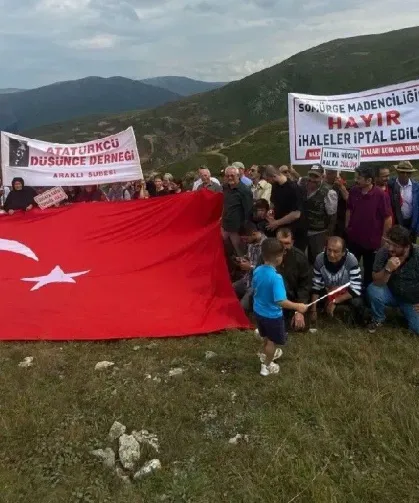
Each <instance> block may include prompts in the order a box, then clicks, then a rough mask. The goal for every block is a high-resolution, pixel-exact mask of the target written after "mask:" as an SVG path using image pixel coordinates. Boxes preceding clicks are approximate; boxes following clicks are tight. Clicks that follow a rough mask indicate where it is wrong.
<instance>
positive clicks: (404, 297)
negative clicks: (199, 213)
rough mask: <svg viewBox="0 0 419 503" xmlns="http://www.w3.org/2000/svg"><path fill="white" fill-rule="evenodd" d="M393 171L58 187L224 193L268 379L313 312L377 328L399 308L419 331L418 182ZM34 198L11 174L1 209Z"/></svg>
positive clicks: (240, 293) (237, 278) (229, 235)
mask: <svg viewBox="0 0 419 503" xmlns="http://www.w3.org/2000/svg"><path fill="white" fill-rule="evenodd" d="M394 169H395V176H392V174H391V170H390V168H387V167H384V166H381V165H378V166H377V165H374V164H362V165H361V166H360V167H359V168H358V169H357V170H356V173H355V178H354V180H352V181H351V182H349V181H346V180H345V179H344V178H343V177H342V176H340V174H339V173H338V172H337V171H333V170H324V169H323V168H322V166H320V165H314V166H312V167H311V168H310V169H309V171H308V173H307V176H304V177H302V176H300V175H299V174H298V172H297V171H296V170H295V169H294V168H293V167H289V166H287V165H283V166H273V165H253V166H251V167H250V168H249V169H246V168H245V166H244V165H243V163H241V162H234V163H232V165H231V166H228V167H227V168H226V169H225V170H224V171H223V172H222V174H221V175H220V176H219V177H218V178H217V177H214V176H212V175H211V172H210V171H209V169H207V168H206V167H201V168H199V170H198V172H197V173H196V174H195V176H193V177H191V176H190V175H188V177H186V179H184V180H177V179H175V178H174V177H173V176H172V175H171V174H169V173H166V174H165V175H163V176H160V175H154V176H152V177H150V178H149V179H148V180H139V181H134V182H131V183H126V184H121V183H115V184H113V185H112V186H110V187H107V188H105V187H97V186H89V187H67V188H65V191H66V193H67V196H68V199H67V200H66V201H65V204H71V203H78V202H79V203H81V202H95V201H129V200H135V199H147V198H152V197H159V196H165V195H174V194H178V193H180V192H183V191H185V190H192V191H199V190H210V191H213V192H216V193H222V194H223V197H224V211H223V215H222V220H221V230H222V237H223V240H224V243H225V249H226V258H227V261H228V264H229V270H230V273H231V277H232V282H233V287H234V290H235V292H236V294H237V297H238V298H239V299H240V302H241V304H242V306H243V308H244V309H245V310H246V311H247V312H248V313H249V315H253V316H254V317H255V319H256V322H257V326H258V330H259V332H260V334H261V335H262V337H263V339H264V350H263V352H262V353H261V361H262V368H261V374H262V375H269V374H271V373H276V372H277V371H278V366H277V364H276V363H275V362H274V360H275V359H276V358H277V357H278V355H280V354H281V351H280V350H279V348H278V347H277V346H278V345H281V344H283V343H284V342H285V339H286V334H287V331H289V330H295V331H301V330H308V329H309V328H311V329H313V330H315V329H314V328H313V326H315V324H316V321H317V318H318V315H319V313H320V312H321V313H324V314H325V315H326V316H328V317H329V318H335V317H336V316H338V315H339V316H344V317H346V318H345V319H347V320H348V321H350V322H352V323H355V324H357V325H360V326H367V327H368V330H369V332H370V333H375V332H376V331H377V330H379V329H380V328H381V327H382V326H383V324H384V322H385V319H386V308H387V307H397V308H399V310H400V311H401V313H402V315H403V316H404V318H405V320H406V322H407V325H408V328H409V329H410V330H411V331H412V332H413V333H415V334H416V335H419V288H418V287H417V286H418V285H419V248H418V247H417V246H416V245H415V243H416V239H417V236H418V234H419V183H418V182H417V181H415V180H414V179H413V178H412V175H413V173H414V172H415V171H416V170H415V169H414V168H413V166H412V164H411V163H410V162H408V161H403V162H400V163H399V164H398V165H397V166H395V167H394ZM221 177H222V178H221ZM39 193H42V189H39V188H31V187H26V186H25V184H24V180H22V179H21V178H16V179H14V180H13V183H12V186H11V187H10V188H7V187H3V188H2V189H1V192H0V195H1V196H2V206H3V210H4V212H5V213H8V214H13V213H14V212H15V211H18V210H24V211H30V210H31V209H32V208H33V207H35V206H36V203H35V196H36V195H37V194H39ZM361 265H362V268H361ZM336 289H339V290H338V291H337V292H336V293H334V292H335V290H336ZM323 297H325V298H324V299H323ZM319 299H321V302H319Z"/></svg>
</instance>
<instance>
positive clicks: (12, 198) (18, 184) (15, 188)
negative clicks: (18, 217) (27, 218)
mask: <svg viewBox="0 0 419 503" xmlns="http://www.w3.org/2000/svg"><path fill="white" fill-rule="evenodd" d="M35 196H36V191H35V189H33V188H32V187H25V182H24V181H23V178H13V180H12V190H11V191H10V193H9V195H8V196H7V198H6V201H5V203H4V210H5V211H7V213H8V214H9V215H13V213H14V212H15V211H17V210H22V211H30V210H31V209H32V208H33V207H34V205H35V200H34V198H35Z"/></svg>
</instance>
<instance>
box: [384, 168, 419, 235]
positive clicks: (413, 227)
mask: <svg viewBox="0 0 419 503" xmlns="http://www.w3.org/2000/svg"><path fill="white" fill-rule="evenodd" d="M394 167H395V168H396V171H397V178H391V179H390V180H389V182H388V185H389V188H390V191H391V204H392V207H393V212H394V216H395V220H396V222H395V223H396V224H398V225H402V226H403V227H404V228H406V229H408V230H409V231H410V233H411V238H412V241H413V242H416V238H417V234H418V230H419V183H418V182H416V181H415V180H412V179H411V176H412V174H413V173H414V172H415V171H416V169H415V168H414V167H413V166H412V164H411V163H410V162H409V161H402V162H399V164H397V165H396V166H394Z"/></svg>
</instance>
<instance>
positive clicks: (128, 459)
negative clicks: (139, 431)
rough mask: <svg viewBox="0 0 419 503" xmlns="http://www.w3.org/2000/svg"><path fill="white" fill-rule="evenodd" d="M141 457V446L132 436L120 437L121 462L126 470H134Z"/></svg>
mask: <svg viewBox="0 0 419 503" xmlns="http://www.w3.org/2000/svg"><path fill="white" fill-rule="evenodd" d="M140 456H141V451H140V444H139V443H138V442H137V441H136V440H135V438H134V437H133V436H132V435H125V434H124V435H121V436H120V437H119V461H120V462H121V464H122V466H123V467H124V468H125V469H126V470H134V469H135V464H136V463H137V461H139V459H140Z"/></svg>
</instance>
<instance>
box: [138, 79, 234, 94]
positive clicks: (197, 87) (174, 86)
mask: <svg viewBox="0 0 419 503" xmlns="http://www.w3.org/2000/svg"><path fill="white" fill-rule="evenodd" d="M141 82H144V84H148V85H149V86H157V87H162V88H163V89H168V90H169V91H172V93H176V94H179V95H180V96H192V95H193V94H198V93H205V92H207V91H212V90H213V89H218V88H219V87H222V86H224V85H226V82H204V81H202V80H195V79H189V78H188V77H152V78H150V79H142V80H141Z"/></svg>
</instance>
